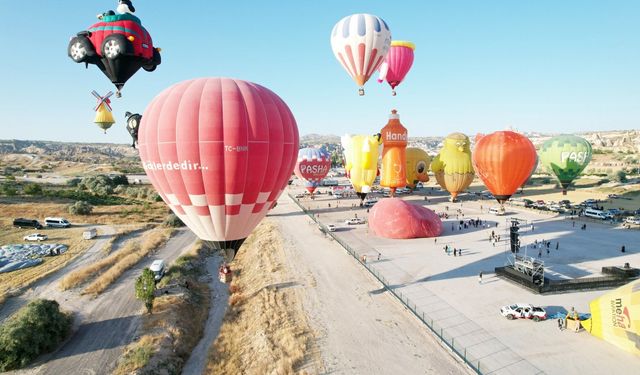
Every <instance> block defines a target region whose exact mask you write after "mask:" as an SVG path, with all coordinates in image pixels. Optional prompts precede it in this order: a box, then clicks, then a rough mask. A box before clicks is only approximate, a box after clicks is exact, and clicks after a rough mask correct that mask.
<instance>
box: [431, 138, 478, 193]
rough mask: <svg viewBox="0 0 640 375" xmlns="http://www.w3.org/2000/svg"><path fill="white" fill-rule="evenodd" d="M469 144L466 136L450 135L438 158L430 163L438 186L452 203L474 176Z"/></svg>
mask: <svg viewBox="0 0 640 375" xmlns="http://www.w3.org/2000/svg"><path fill="white" fill-rule="evenodd" d="M469 143H470V142H469V137H467V136H466V135H464V134H462V133H451V134H449V135H448V136H447V138H445V140H444V145H443V146H442V149H441V150H440V153H439V154H438V156H436V157H435V158H433V161H432V162H431V170H432V171H433V173H434V174H435V176H436V181H437V182H438V185H440V186H441V187H442V188H443V189H445V190H447V191H448V192H449V193H450V194H451V201H452V202H455V200H456V197H457V196H458V194H459V193H461V192H463V191H465V190H466V189H467V188H468V187H469V185H471V182H472V181H473V177H474V176H475V173H474V171H473V164H472V162H471V149H470V147H469Z"/></svg>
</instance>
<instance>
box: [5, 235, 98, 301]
mask: <svg viewBox="0 0 640 375" xmlns="http://www.w3.org/2000/svg"><path fill="white" fill-rule="evenodd" d="M83 231H84V229H83V228H70V229H45V230H40V231H38V232H41V233H44V234H46V235H47V236H49V240H48V241H46V242H47V243H60V244H64V245H67V246H68V247H69V249H68V250H67V252H65V253H64V254H62V255H57V256H53V257H45V258H43V259H44V262H42V264H40V265H38V266H36V267H30V268H25V269H23V270H18V271H13V272H8V273H2V274H0V304H2V303H3V302H4V300H5V299H6V298H7V297H9V296H11V295H14V294H17V293H19V292H20V291H21V290H23V289H25V288H28V287H29V286H31V285H32V284H34V283H35V282H37V281H39V280H42V279H44V278H45V277H48V276H50V275H51V274H53V273H55V272H57V271H58V270H60V269H61V268H63V267H65V266H66V265H67V264H69V262H71V261H72V260H73V259H75V258H76V257H77V256H78V255H80V254H82V253H84V252H85V251H86V250H87V249H88V248H89V247H91V245H93V242H91V241H86V240H84V239H83V238H82V232H83ZM34 232H36V231H35V230H26V229H15V228H13V227H11V226H0V243H2V244H12V243H24V241H23V240H22V238H23V237H24V236H26V235H27V234H29V233H34Z"/></svg>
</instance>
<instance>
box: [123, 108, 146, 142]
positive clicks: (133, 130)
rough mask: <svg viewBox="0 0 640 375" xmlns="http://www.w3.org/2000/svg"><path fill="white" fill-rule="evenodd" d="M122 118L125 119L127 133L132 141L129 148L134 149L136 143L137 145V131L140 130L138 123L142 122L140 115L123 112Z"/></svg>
mask: <svg viewBox="0 0 640 375" xmlns="http://www.w3.org/2000/svg"><path fill="white" fill-rule="evenodd" d="M124 117H126V119H127V131H128V132H129V135H130V136H131V138H132V139H133V140H132V143H131V147H133V148H136V143H138V129H139V128H140V122H142V115H140V114H138V113H131V112H125V114H124Z"/></svg>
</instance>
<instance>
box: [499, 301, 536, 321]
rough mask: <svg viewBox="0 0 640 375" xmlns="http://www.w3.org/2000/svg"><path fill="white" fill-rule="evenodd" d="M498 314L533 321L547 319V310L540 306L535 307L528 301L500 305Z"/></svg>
mask: <svg viewBox="0 0 640 375" xmlns="http://www.w3.org/2000/svg"><path fill="white" fill-rule="evenodd" d="M500 314H502V316H504V317H505V318H507V319H509V320H513V319H531V320H533V321H534V322H539V321H541V320H545V319H547V312H546V311H545V310H544V309H543V308H542V307H536V306H533V305H530V304H528V303H516V304H513V305H507V306H502V308H500Z"/></svg>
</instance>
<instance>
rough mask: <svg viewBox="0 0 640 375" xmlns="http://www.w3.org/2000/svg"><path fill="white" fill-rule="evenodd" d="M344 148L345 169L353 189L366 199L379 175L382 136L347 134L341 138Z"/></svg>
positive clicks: (361, 197)
mask: <svg viewBox="0 0 640 375" xmlns="http://www.w3.org/2000/svg"><path fill="white" fill-rule="evenodd" d="M341 141H342V142H341V143H342V147H343V149H344V159H345V170H346V172H347V177H349V180H350V181H351V185H353V189H354V190H355V191H356V193H357V194H358V197H360V199H362V200H364V198H365V197H366V196H367V194H368V193H369V192H370V191H371V186H373V182H374V181H375V179H376V176H377V175H378V156H379V154H380V145H381V142H380V137H378V136H375V135H373V136H372V135H353V136H351V135H345V136H343V137H342V139H341Z"/></svg>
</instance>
